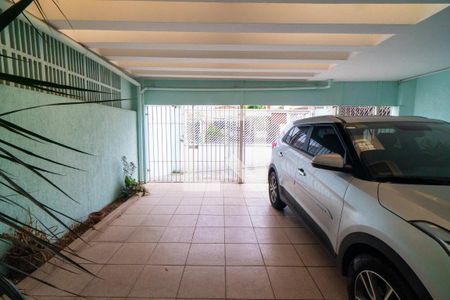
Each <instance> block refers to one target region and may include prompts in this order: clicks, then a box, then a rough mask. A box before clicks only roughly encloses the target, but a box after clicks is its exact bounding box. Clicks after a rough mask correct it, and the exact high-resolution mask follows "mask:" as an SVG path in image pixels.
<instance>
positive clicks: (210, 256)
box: [186, 244, 225, 266]
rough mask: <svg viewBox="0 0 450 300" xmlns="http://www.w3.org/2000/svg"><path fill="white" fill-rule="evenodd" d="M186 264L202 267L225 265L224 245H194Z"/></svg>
mask: <svg viewBox="0 0 450 300" xmlns="http://www.w3.org/2000/svg"><path fill="white" fill-rule="evenodd" d="M186 264H187V265H200V266H208V265H209V266H223V265H225V247H224V244H192V245H191V248H190V250H189V255H188V259H187V263H186Z"/></svg>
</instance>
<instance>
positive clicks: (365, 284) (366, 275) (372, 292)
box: [348, 254, 417, 300]
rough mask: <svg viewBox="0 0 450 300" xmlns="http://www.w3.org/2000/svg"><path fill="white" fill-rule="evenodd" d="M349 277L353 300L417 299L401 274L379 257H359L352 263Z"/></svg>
mask: <svg viewBox="0 0 450 300" xmlns="http://www.w3.org/2000/svg"><path fill="white" fill-rule="evenodd" d="M348 275H349V276H348V294H349V299H351V300H366V299H367V300H377V299H386V300H400V299H417V297H415V296H414V293H413V292H412V291H411V288H410V287H409V286H408V284H407V283H406V282H405V280H404V279H403V278H402V276H401V275H400V274H399V272H398V271H397V270H395V269H394V268H393V267H392V266H390V265H389V264H387V263H385V262H384V261H383V260H381V259H379V258H377V257H374V256H371V255H367V254H363V255H360V256H357V257H356V258H354V259H353V261H352V262H351V263H350V266H349V272H348Z"/></svg>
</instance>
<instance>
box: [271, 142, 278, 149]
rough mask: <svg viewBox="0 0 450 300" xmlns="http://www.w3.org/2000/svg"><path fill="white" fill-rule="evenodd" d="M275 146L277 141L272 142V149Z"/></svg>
mask: <svg viewBox="0 0 450 300" xmlns="http://www.w3.org/2000/svg"><path fill="white" fill-rule="evenodd" d="M276 146H277V142H276V141H275V142H272V149H273V148H275V147H276Z"/></svg>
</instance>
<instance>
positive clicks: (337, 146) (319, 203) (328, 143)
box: [295, 125, 352, 246]
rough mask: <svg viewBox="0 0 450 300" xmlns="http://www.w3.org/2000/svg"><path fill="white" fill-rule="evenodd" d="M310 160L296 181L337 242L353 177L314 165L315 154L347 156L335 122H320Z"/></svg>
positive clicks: (319, 222)
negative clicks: (343, 209)
mask: <svg viewBox="0 0 450 300" xmlns="http://www.w3.org/2000/svg"><path fill="white" fill-rule="evenodd" d="M307 152H308V154H309V157H308V162H307V163H302V164H301V165H299V169H301V170H298V172H297V174H296V180H295V181H296V185H297V188H298V189H299V191H302V192H303V193H305V197H307V199H308V201H305V203H306V204H307V205H308V206H309V207H307V208H306V210H307V211H308V212H309V214H310V216H311V217H312V218H313V219H314V221H315V222H316V223H317V225H319V227H320V228H321V229H322V230H323V231H324V232H325V234H326V235H327V237H328V239H329V240H330V242H331V244H332V245H333V246H335V243H336V241H337V234H338V231H339V222H340V219H341V213H342V208H343V205H344V196H345V192H346V191H347V188H348V186H349V184H350V181H351V180H352V176H351V175H350V174H349V173H345V172H339V171H331V170H325V169H318V168H315V167H313V166H312V164H311V161H312V159H313V157H314V156H316V155H320V154H329V153H338V154H340V155H342V156H343V157H344V159H345V157H346V150H345V147H344V145H343V143H342V139H341V138H340V137H339V135H338V133H337V131H336V128H335V127H334V125H316V126H314V128H312V131H311V134H310V138H309V141H308V149H307Z"/></svg>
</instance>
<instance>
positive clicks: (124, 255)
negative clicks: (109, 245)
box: [108, 243, 156, 265]
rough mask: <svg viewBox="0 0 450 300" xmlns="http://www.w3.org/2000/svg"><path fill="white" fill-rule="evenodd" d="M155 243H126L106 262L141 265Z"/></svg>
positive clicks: (145, 260)
mask: <svg viewBox="0 0 450 300" xmlns="http://www.w3.org/2000/svg"><path fill="white" fill-rule="evenodd" d="M155 247H156V244H155V243H126V244H123V246H122V247H120V249H119V250H117V251H116V253H115V254H114V255H113V257H112V258H111V259H110V260H109V261H108V264H122V265H143V264H145V263H146V262H147V261H148V258H149V257H150V255H151V254H152V252H153V249H155Z"/></svg>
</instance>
